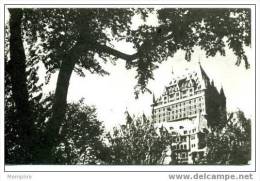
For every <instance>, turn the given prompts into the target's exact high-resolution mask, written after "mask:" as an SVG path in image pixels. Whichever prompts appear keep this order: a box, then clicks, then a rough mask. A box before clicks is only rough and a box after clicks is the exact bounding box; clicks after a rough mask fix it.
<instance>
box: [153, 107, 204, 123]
mask: <svg viewBox="0 0 260 181" xmlns="http://www.w3.org/2000/svg"><path fill="white" fill-rule="evenodd" d="M199 111H200V112H204V109H201V110H199V109H198V110H195V111H189V112H188V111H186V113H180V114H175V115H173V116H168V115H167V116H162V117H161V116H160V115H158V116H157V117H155V118H156V120H157V122H159V123H160V122H165V121H173V120H176V119H183V118H187V117H188V116H192V115H196V114H197V113H198V112H199Z"/></svg>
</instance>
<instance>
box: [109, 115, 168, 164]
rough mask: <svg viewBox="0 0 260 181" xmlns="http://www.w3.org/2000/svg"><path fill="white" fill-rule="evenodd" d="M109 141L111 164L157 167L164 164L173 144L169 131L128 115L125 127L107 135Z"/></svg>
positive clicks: (144, 119)
mask: <svg viewBox="0 0 260 181" xmlns="http://www.w3.org/2000/svg"><path fill="white" fill-rule="evenodd" d="M107 138H108V141H109V146H108V150H109V154H110V160H109V164H115V165H121V164H123V165H129V164H130V165H155V164H163V156H164V155H163V154H164V151H165V150H166V148H167V146H168V145H169V144H170V143H171V136H170V134H169V133H168V131H167V130H166V129H165V128H163V127H161V128H157V127H156V126H155V125H154V124H153V123H151V122H150V121H149V120H147V119H146V117H145V116H143V117H142V118H136V119H132V118H131V117H130V115H129V114H128V113H127V121H126V124H125V125H121V126H120V127H119V128H114V130H113V131H112V132H111V133H109V134H108V135H107Z"/></svg>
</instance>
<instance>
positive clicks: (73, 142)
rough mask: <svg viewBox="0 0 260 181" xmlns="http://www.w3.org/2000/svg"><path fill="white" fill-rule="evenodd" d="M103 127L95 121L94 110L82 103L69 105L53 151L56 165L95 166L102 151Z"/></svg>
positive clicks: (99, 159)
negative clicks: (58, 141)
mask: <svg viewBox="0 0 260 181" xmlns="http://www.w3.org/2000/svg"><path fill="white" fill-rule="evenodd" d="M102 134H103V126H102V124H101V122H99V121H98V120H97V117H96V109H95V108H94V107H89V106H87V105H85V104H84V103H83V99H81V100H80V101H79V102H78V103H71V104H69V105H68V107H67V111H66V118H65V120H64V121H63V123H62V126H61V130H60V140H61V141H60V144H59V145H58V146H57V148H56V150H55V155H56V159H57V163H61V164H69V165H73V164H97V163H100V161H101V158H102V157H101V153H102V151H103V143H102V138H101V136H102Z"/></svg>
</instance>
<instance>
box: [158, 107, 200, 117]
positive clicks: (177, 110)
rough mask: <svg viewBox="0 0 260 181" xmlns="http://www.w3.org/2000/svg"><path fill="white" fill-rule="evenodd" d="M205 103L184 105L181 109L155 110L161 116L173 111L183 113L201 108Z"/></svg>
mask: <svg viewBox="0 0 260 181" xmlns="http://www.w3.org/2000/svg"><path fill="white" fill-rule="evenodd" d="M203 106H204V104H198V105H194V106H187V107H184V108H179V109H173V110H171V111H167V112H166V111H164V112H155V113H156V114H157V115H158V116H159V117H161V116H165V115H170V114H171V113H172V114H174V113H178V112H179V113H181V112H185V111H186V112H187V111H188V112H189V111H195V110H197V109H201V107H203Z"/></svg>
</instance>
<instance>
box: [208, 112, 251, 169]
mask: <svg viewBox="0 0 260 181" xmlns="http://www.w3.org/2000/svg"><path fill="white" fill-rule="evenodd" d="M207 145H208V149H209V150H208V154H207V162H208V164H233V165H234V164H235V165H239V164H248V161H250V160H251V120H250V119H247V118H246V117H245V115H244V113H243V112H242V111H240V110H239V111H237V112H234V113H231V114H230V115H229V119H228V123H227V124H226V125H225V127H224V128H222V129H221V130H215V131H214V132H211V133H210V134H209V135H208V139H207Z"/></svg>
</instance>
